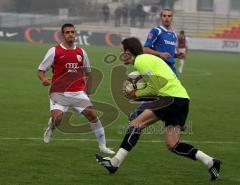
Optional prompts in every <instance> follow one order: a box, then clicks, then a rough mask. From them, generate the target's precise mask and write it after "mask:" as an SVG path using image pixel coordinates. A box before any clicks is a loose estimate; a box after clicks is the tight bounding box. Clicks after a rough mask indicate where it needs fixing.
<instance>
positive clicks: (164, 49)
mask: <svg viewBox="0 0 240 185" xmlns="http://www.w3.org/2000/svg"><path fill="white" fill-rule="evenodd" d="M160 19H161V25H160V26H157V27H153V28H152V29H151V30H150V32H149V34H148V37H147V40H146V42H145V44H144V48H143V51H144V53H149V54H153V55H156V56H158V57H160V58H162V59H163V60H164V61H165V62H166V63H167V64H168V65H169V66H170V68H171V69H172V70H173V72H174V73H175V74H177V72H176V68H175V66H174V64H175V59H174V58H175V57H176V56H178V54H175V50H176V42H177V35H176V33H175V32H174V30H173V28H172V20H173V13H172V11H171V10H170V9H163V10H162V11H161V13H160Z"/></svg>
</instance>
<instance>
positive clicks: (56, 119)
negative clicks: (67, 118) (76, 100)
mask: <svg viewBox="0 0 240 185" xmlns="http://www.w3.org/2000/svg"><path fill="white" fill-rule="evenodd" d="M50 110H51V117H50V118H49V120H48V127H47V128H46V130H45V132H44V135H43V141H44V142H45V143H49V142H50V140H51V137H52V135H53V130H54V129H55V128H56V127H57V126H58V125H59V124H60V123H61V120H62V114H63V112H66V111H67V110H68V107H67V106H63V105H60V104H58V103H56V102H53V101H52V100H51V99H50Z"/></svg>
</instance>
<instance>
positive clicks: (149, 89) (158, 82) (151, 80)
mask: <svg viewBox="0 0 240 185" xmlns="http://www.w3.org/2000/svg"><path fill="white" fill-rule="evenodd" d="M144 80H145V81H146V83H147V86H146V87H145V88H144V89H139V90H137V91H136V92H135V96H136V97H148V96H158V95H159V90H160V89H161V88H162V87H163V86H165V85H166V83H167V80H165V79H164V78H161V77H159V76H155V75H150V76H147V77H144Z"/></svg>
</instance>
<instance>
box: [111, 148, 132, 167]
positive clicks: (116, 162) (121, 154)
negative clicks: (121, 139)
mask: <svg viewBox="0 0 240 185" xmlns="http://www.w3.org/2000/svg"><path fill="white" fill-rule="evenodd" d="M127 154H128V151H127V150H125V149H123V148H119V150H118V152H117V154H116V155H115V156H114V157H112V158H111V163H112V165H113V166H115V167H119V166H120V165H121V164H122V162H123V160H124V159H125V157H126V156H127Z"/></svg>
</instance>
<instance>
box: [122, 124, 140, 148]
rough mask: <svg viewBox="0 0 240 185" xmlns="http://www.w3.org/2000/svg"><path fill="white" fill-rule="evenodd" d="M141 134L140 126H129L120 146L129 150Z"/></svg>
mask: <svg viewBox="0 0 240 185" xmlns="http://www.w3.org/2000/svg"><path fill="white" fill-rule="evenodd" d="M140 134H141V128H140V127H137V126H130V127H129V128H128V129H127V133H126V135H125V137H124V139H123V141H122V144H121V146H120V148H123V149H125V150H127V151H130V150H131V149H132V148H133V147H134V146H135V145H136V143H137V141H138V139H139V137H140Z"/></svg>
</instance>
